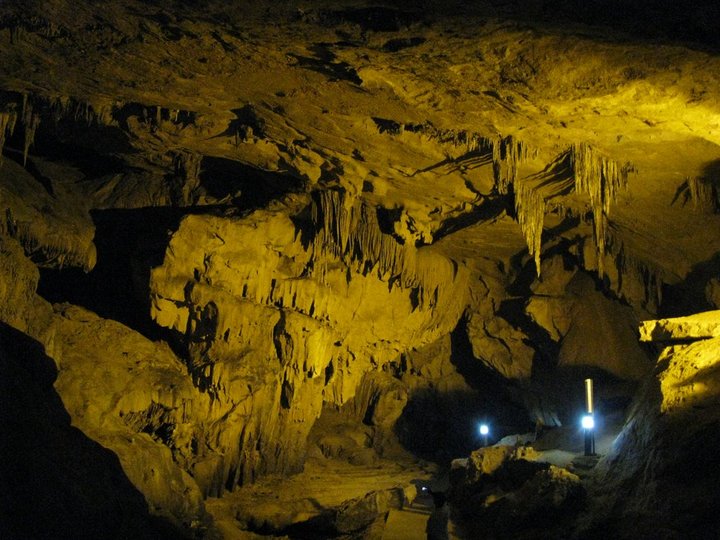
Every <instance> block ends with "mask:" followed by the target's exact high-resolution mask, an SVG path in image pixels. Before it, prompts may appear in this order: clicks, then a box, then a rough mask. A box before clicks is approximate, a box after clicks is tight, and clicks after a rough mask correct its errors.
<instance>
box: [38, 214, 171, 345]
mask: <svg viewBox="0 0 720 540" xmlns="http://www.w3.org/2000/svg"><path fill="white" fill-rule="evenodd" d="M184 212H185V211H184V210H183V209H179V208H172V207H164V208H140V209H131V210H125V209H115V210H95V211H93V212H91V215H92V218H93V221H94V223H95V228H96V232H95V239H94V242H95V246H96V247H97V264H96V265H95V268H93V270H92V271H91V272H89V273H87V274H86V273H84V272H83V271H82V270H80V269H76V268H70V269H63V270H54V269H41V271H40V283H39V284H38V293H39V294H40V295H41V296H43V297H44V298H45V299H46V300H48V301H50V302H70V303H72V304H76V305H79V306H82V307H85V308H87V309H89V310H91V311H94V312H95V313H97V314H98V315H100V316H101V317H103V318H106V319H113V320H116V321H119V322H121V323H123V324H125V325H126V326H128V327H130V328H133V329H134V330H137V331H139V332H140V333H142V334H144V335H145V336H146V337H149V338H151V339H157V338H159V337H161V336H160V334H161V333H162V331H161V329H160V328H159V327H158V326H157V325H156V324H155V323H154V322H153V321H152V320H151V319H150V294H149V283H150V270H151V269H152V268H153V267H155V266H159V265H160V264H162V262H163V258H164V256H165V250H166V248H167V245H168V242H169V241H170V236H171V234H172V232H174V231H175V230H177V228H178V226H179V223H180V218H181V217H182V215H183V214H184Z"/></svg>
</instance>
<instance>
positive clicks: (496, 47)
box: [0, 0, 720, 537]
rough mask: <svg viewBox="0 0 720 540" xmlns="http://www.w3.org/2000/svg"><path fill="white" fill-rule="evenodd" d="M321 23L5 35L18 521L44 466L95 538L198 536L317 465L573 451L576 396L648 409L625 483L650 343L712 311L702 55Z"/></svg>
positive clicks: (3, 262) (709, 99) (87, 17)
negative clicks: (542, 431)
mask: <svg viewBox="0 0 720 540" xmlns="http://www.w3.org/2000/svg"><path fill="white" fill-rule="evenodd" d="M310 4H312V6H311V7H308V6H306V7H303V6H299V5H295V4H292V5H287V6H283V7H277V6H275V7H272V6H270V5H267V6H266V5H264V4H263V5H262V6H260V7H258V6H254V7H248V6H234V5H233V6H227V5H225V4H224V3H222V2H208V3H207V6H205V7H206V10H204V11H202V13H201V10H200V8H198V7H197V6H195V7H193V6H189V5H180V3H175V2H163V1H157V2H151V3H149V7H147V8H146V7H145V6H143V5H142V3H139V2H134V1H130V0H128V1H126V2H108V3H107V5H105V6H104V7H103V9H100V8H98V7H97V6H95V5H94V4H93V3H91V2H80V3H78V5H77V6H76V8H73V9H71V8H70V7H69V6H68V5H66V3H64V2H60V1H55V0H47V1H42V2H34V3H31V5H30V4H29V5H27V6H24V5H23V6H21V5H19V4H18V3H13V2H9V3H7V4H5V5H3V6H0V42H1V43H2V45H1V46H0V57H1V58H2V59H3V62H2V67H0V73H1V75H2V76H1V77H0V149H2V156H1V159H0V323H1V324H2V329H1V330H2V332H0V337H1V338H2V341H1V342H0V343H1V344H2V354H3V358H2V369H3V370H4V371H3V373H4V375H3V384H6V385H7V392H5V391H3V394H4V397H3V398H2V400H3V409H2V410H3V430H5V431H6V432H7V433H9V434H11V433H14V434H13V435H12V436H10V437H7V438H6V437H4V438H3V444H4V445H5V446H6V448H4V451H6V452H7V453H8V455H12V456H14V458H13V459H14V460H16V461H12V462H11V465H12V466H9V467H10V468H9V469H8V470H12V471H13V472H12V474H9V475H6V476H4V477H3V480H5V479H7V481H6V482H5V484H6V485H4V486H3V489H4V491H5V492H4V493H3V494H2V497H3V501H5V502H7V501H9V502H8V504H7V505H6V504H5V502H4V503H3V506H4V507H6V508H12V504H18V505H25V506H23V508H24V509H25V510H22V511H23V512H25V511H27V504H28V503H27V499H26V498H22V497H21V496H19V495H18V493H19V491H18V490H19V488H18V484H19V482H20V479H21V478H22V477H23V476H24V474H29V475H34V474H42V472H43V471H47V470H48V469H50V468H54V467H57V468H58V470H57V474H53V476H52V482H51V487H52V489H53V490H58V489H60V488H59V487H58V486H59V485H60V484H63V483H67V482H69V483H70V484H72V483H73V482H75V481H77V486H78V487H77V492H74V493H75V495H77V497H75V499H71V500H69V501H68V503H67V505H68V506H72V507H73V508H77V507H80V506H83V505H85V506H86V499H85V498H84V497H86V496H87V497H92V498H93V499H97V504H95V505H94V507H93V512H96V513H93V514H92V515H90V514H78V515H76V517H75V518H72V519H75V520H76V521H85V520H87V527H88V531H92V530H94V529H93V527H95V524H96V523H98V522H99V521H102V520H103V519H105V518H103V516H109V515H113V516H118V515H123V516H128V518H127V520H123V523H125V525H123V526H126V527H127V534H128V535H129V534H133V535H134V534H135V531H136V530H141V529H142V530H145V531H147V530H152V531H156V533H153V534H157V535H163V534H167V535H170V536H172V535H174V534H188V535H193V534H194V535H195V536H203V535H206V534H209V533H208V531H210V530H211V529H212V525H211V520H210V518H209V517H208V515H207V513H206V511H205V508H204V502H203V501H204V500H205V499H206V498H207V497H220V496H222V495H223V494H225V493H227V492H230V491H233V490H234V489H236V488H237V487H238V486H241V485H246V484H249V483H253V482H255V481H257V480H258V479H260V478H262V477H266V476H268V475H290V474H293V473H296V472H299V471H301V470H302V469H303V466H304V464H305V463H306V461H307V459H308V456H313V455H317V454H318V453H320V454H322V455H325V456H326V457H327V456H334V457H338V456H342V457H344V458H347V459H350V460H351V461H353V460H354V461H357V462H363V463H367V462H372V461H373V460H374V459H376V458H377V456H386V457H389V458H392V457H397V456H400V455H406V453H410V454H412V455H414V456H416V457H422V458H424V459H428V460H436V461H440V462H445V461H448V460H450V459H452V458H453V457H457V456H458V455H465V454H467V453H468V452H469V451H470V450H472V449H473V448H474V446H476V445H477V442H478V441H477V435H476V433H475V431H474V430H475V424H476V423H477V421H478V420H479V419H481V418H484V417H488V416H492V417H493V418H494V419H495V422H496V424H497V426H498V433H497V435H498V438H499V437H500V436H502V435H505V434H510V433H519V432H523V431H527V430H530V429H534V428H535V427H536V426H548V427H553V426H561V425H565V424H568V423H571V422H574V421H575V416H576V414H577V410H578V408H579V407H581V400H582V396H581V385H580V384H579V382H580V381H581V380H582V379H583V378H584V377H586V376H594V377H596V378H597V380H598V381H600V393H601V397H608V403H609V402H610V400H611V398H612V397H617V393H618V392H619V393H620V394H622V395H621V396H620V397H621V398H622V399H621V401H622V400H626V401H629V399H630V397H631V395H632V390H633V389H634V388H635V387H636V386H638V385H640V383H641V382H642V381H646V382H645V383H643V384H644V385H645V386H643V388H644V390H643V392H645V393H646V394H642V395H646V397H647V396H650V397H647V399H645V400H642V399H641V400H639V401H638V403H639V404H638V405H636V406H635V409H633V410H634V413H633V414H634V415H635V416H631V417H630V420H629V423H628V425H627V426H626V432H625V434H624V435H623V437H624V440H625V442H623V443H622V444H621V446H620V447H619V448H620V449H619V450H618V454H617V456H615V457H612V458H610V459H609V460H608V461H607V464H608V465H607V466H608V467H609V468H608V475H609V478H610V480H609V482H620V481H622V482H625V483H628V482H631V481H633V479H635V478H636V477H637V475H638V474H639V473H638V471H637V470H636V469H635V467H636V465H637V463H636V461H633V459H631V458H630V457H628V456H630V455H632V453H633V452H636V453H644V452H646V451H647V447H648V445H651V443H648V442H647V441H642V440H641V439H642V437H643V433H644V432H643V431H642V430H637V429H635V428H633V425H634V424H633V422H636V420H633V418H637V417H638V416H637V415H648V414H650V412H649V411H645V412H642V411H643V407H645V408H648V407H650V408H654V407H656V406H658V403H655V402H653V401H652V399H654V397H657V393H656V392H655V390H656V389H655V390H653V389H651V388H650V386H651V385H652V383H650V382H647V381H652V380H654V379H653V378H652V375H653V367H652V366H653V360H654V354H655V352H656V351H655V350H654V349H653V347H652V346H650V345H647V344H643V343H640V342H639V340H638V337H639V334H638V330H637V328H638V324H639V322H640V321H641V320H645V319H651V318H652V319H654V318H657V317H661V316H666V315H684V314H687V313H690V312H695V311H702V310H706V309H711V308H717V307H718V306H719V305H720V299H719V298H720V293H719V292H718V291H720V285H719V284H720V270H719V267H718V253H720V235H719V234H718V231H719V230H720V228H719V226H720V217H719V214H718V209H719V208H720V198H719V196H720V184H719V182H720V176H718V167H717V163H718V162H720V161H719V160H720V150H718V144H720V138H718V134H719V133H720V131H718V121H720V120H719V119H720V116H718V112H717V111H718V110H720V109H718V107H720V104H719V103H718V84H719V79H718V73H720V70H718V67H719V66H718V61H717V57H716V55H715V54H714V53H713V52H712V51H710V52H708V51H703V50H698V47H697V44H696V43H677V44H672V45H664V44H663V45H659V44H652V43H651V44H648V43H645V42H643V41H638V40H636V39H635V38H633V37H632V36H631V34H622V35H618V36H617V37H616V38H613V39H609V38H604V37H602V36H603V35H604V34H602V32H603V31H601V30H598V27H595V26H592V27H591V30H587V31H588V32H589V34H587V35H585V34H583V33H582V31H583V30H582V29H583V28H585V27H577V26H576V25H577V24H579V23H578V21H577V20H576V21H575V22H573V23H572V24H571V25H570V26H569V28H568V30H567V32H566V33H559V32H557V31H556V30H557V29H556V28H554V27H553V25H552V24H550V23H549V22H548V20H547V17H545V16H542V17H541V16H540V12H543V13H544V11H543V9H541V7H540V6H539V5H537V6H535V8H534V9H535V11H533V10H530V11H525V12H523V13H524V15H523V16H520V15H519V14H518V13H516V12H508V11H507V10H506V9H505V8H503V7H502V6H501V7H498V6H497V5H495V4H496V3H493V2H488V3H486V4H488V6H486V7H488V9H490V11H489V12H488V13H487V14H483V12H482V11H481V10H480V9H479V8H477V9H474V8H473V7H472V6H469V5H465V3H459V7H458V9H459V10H460V11H459V12H457V13H455V14H451V13H450V12H443V10H441V9H440V8H438V7H437V6H434V5H433V4H432V3H428V5H427V6H424V7H423V8H422V9H420V8H418V9H414V10H406V9H400V8H398V7H397V6H391V5H387V6H375V5H372V6H370V5H365V4H362V5H360V4H359V3H352V2H337V5H331V4H332V3H331V2H330V3H325V2H317V3H313V2H311V3H310ZM346 4H347V5H346ZM355 4H358V5H355ZM511 11H512V10H511ZM531 13H535V14H536V15H538V17H537V18H536V22H535V23H532V24H533V25H534V26H533V25H531V26H530V27H527V26H525V25H527V24H530V23H529V22H527V20H526V18H524V17H528V16H529V15H528V14H531ZM663 20H664V19H663ZM689 20H692V21H697V19H696V18H693V17H691V18H690V19H689ZM380 21H385V23H383V24H381V22H380ZM523 21H524V22H523ZM537 21H540V22H537ZM580 22H582V21H580ZM585 22H587V21H585ZM621 27H622V28H624V29H625V31H626V32H627V31H628V29H627V27H626V26H623V25H621ZM578 28H579V29H578ZM603 28H604V27H603ZM622 28H621V29H622ZM650 36H651V37H652V36H655V37H657V35H655V34H652V33H651V34H650ZM678 36H679V37H678ZM683 36H684V34H682V35H675V39H681V38H682V37H683ZM644 39H648V36H645V38H644ZM559 51H564V52H563V54H560V53H559ZM700 346H702V347H710V348H712V347H711V346H710V345H707V344H703V345H698V347H700ZM692 350H694V349H688V351H685V352H682V354H686V353H687V354H690V353H691V352H692ZM673 354H676V353H675V352H672V351H671V352H667V351H666V352H665V353H663V357H662V359H661V362H664V361H668V359H670V360H669V361H672V358H674V357H673ZM677 354H680V352H677ZM713 369H714V368H713ZM713 373H714V372H713ZM663 384H665V383H663ZM698 384H699V383H698ZM703 384H704V383H703ZM648 385H650V386H648ZM25 386H28V387H29V389H28V393H27V394H23V392H22V391H21V388H24V387H25ZM605 391H607V396H605V395H604V394H603V392H605ZM651 398H652V399H651ZM624 402H625V401H623V403H624ZM663 403H664V402H663ZM702 406H705V405H702ZM663 407H665V405H662V406H660V410H664V409H663ZM667 407H670V405H667ZM46 410H47V411H49V412H48V416H43V415H44V414H45V413H44V411H46ZM653 410H654V409H653ZM6 420H7V421H6ZM658 422H661V423H662V421H660V420H658ZM703 422H705V420H703ZM703 425H704V424H703ZM348 426H350V427H348ZM358 426H359V427H358ZM664 429H665V428H663V427H662V426H660V427H657V429H655V430H654V431H653V430H650V431H652V432H653V433H656V434H657V433H659V435H653V436H657V437H660V438H661V439H662V438H663V437H664V435H663V433H665V431H663V430H664ZM668 429H669V428H668ZM708 430H710V428H708ZM708 430H703V431H702V433H701V434H700V435H698V436H701V435H702V437H705V436H707V437H710V438H712V437H711V435H708V433H709V432H710V431H708ZM31 432H32V433H35V432H43V433H44V434H43V437H45V439H47V440H46V443H45V444H46V445H50V446H54V447H55V446H56V447H57V448H59V449H60V451H61V454H62V455H59V456H58V455H55V456H51V455H48V453H47V449H46V448H44V445H43V444H41V443H38V444H34V445H31V446H28V443H27V440H26V437H25V436H23V433H26V434H27V437H31V436H32V435H31ZM668 433H670V431H668ZM689 436H690V435H688V437H689ZM668 437H670V435H668ZM45 439H41V440H45ZM713 440H714V439H713ZM652 444H654V443H652ZM658 445H660V446H662V447H663V448H665V446H664V445H667V441H665V439H662V440H660V441H659V442H658ZM623 448H624V450H623ZM628 448H630V450H628ZM633 449H635V450H633ZM22 454H24V455H26V456H27V459H28V460H30V462H31V463H37V464H38V468H37V472H33V471H30V469H33V467H32V466H31V465H29V464H28V463H25V462H22V460H18V456H20V455H22ZM70 454H72V456H70ZM671 458H672V459H675V458H673V457H672V456H671ZM671 458H668V459H671ZM91 460H98V464H97V465H92V466H90V465H88V470H87V471H86V472H85V473H82V474H87V475H100V478H101V480H102V481H101V482H100V481H99V482H98V484H97V485H96V486H95V488H93V489H94V490H95V491H93V492H92V495H86V494H85V493H84V490H85V489H86V486H85V483H84V482H82V481H81V480H82V479H79V480H78V479H76V480H72V479H70V480H68V479H67V478H68V477H69V476H70V469H72V467H74V466H75V463H76V462H78V461H83V462H85V461H91ZM624 460H626V461H624ZM656 461H657V463H655V464H654V465H652V466H653V467H656V468H662V467H663V464H662V463H660V462H661V461H662V457H658V458H657V460H656ZM648 466H650V465H648ZM19 471H20V472H19ZM21 471H28V472H27V473H21ZM4 474H5V473H4ZM82 474H81V473H77V476H81V475H82ZM657 474H660V473H657ZM618 478H620V479H622V480H618ZM36 481H37V480H36V479H33V482H36ZM109 485H113V486H120V487H119V488H117V489H118V492H119V495H117V496H114V495H113V496H111V495H110V494H109V491H111V488H110V487H108V486H109ZM73 489H75V488H73ZM80 492H83V493H82V495H79V494H78V493H80ZM638 500H640V499H638ZM653 500H654V499H653ZM13 501H15V502H14V503H13ZM17 501H20V502H17ZM638 504H640V502H639V503H638ZM642 504H645V503H642ZM118 508H119V510H118ZM62 511H63V510H62V509H57V508H56V509H54V510H52V511H51V514H52V512H55V513H58V514H59V513H61V512H62ZM118 512H119V514H118ZM606 514H607V512H606ZM73 515H75V514H73ZM618 515H619V514H618ZM53 519H54V518H53V517H52V515H50V516H49V517H48V523H52V520H53ZM68 519H71V518H68ZM113 519H115V517H113ZM118 519H119V518H118ZM3 520H4V521H5V520H7V522H8V523H12V526H13V527H19V528H18V529H17V531H19V532H18V533H17V534H18V535H22V534H23V532H24V533H27V534H30V535H32V534H34V532H32V531H31V530H29V529H27V530H24V529H22V527H23V526H25V525H22V524H21V523H20V522H19V521H12V519H11V518H10V517H9V516H5V515H3ZM105 524H106V525H107V526H111V524H110V523H109V522H107V521H105ZM675 525H676V524H673V526H675ZM98 527H100V525H98ZM148 528H149V529H148ZM12 530H13V531H15V530H16V529H12ZM28 531H30V532H28ZM122 534H125V533H124V532H123V533H122ZM143 534H145V533H143ZM153 537H157V536H153Z"/></svg>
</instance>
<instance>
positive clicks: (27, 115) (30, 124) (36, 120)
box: [22, 96, 40, 166]
mask: <svg viewBox="0 0 720 540" xmlns="http://www.w3.org/2000/svg"><path fill="white" fill-rule="evenodd" d="M22 121H23V127H24V128H25V142H24V145H23V166H25V165H27V157H28V151H29V150H30V146H31V145H32V144H33V142H34V141H35V131H36V130H37V128H38V126H39V125H40V115H38V114H36V113H35V111H34V109H33V105H32V101H30V99H28V98H27V96H24V98H23V113H22Z"/></svg>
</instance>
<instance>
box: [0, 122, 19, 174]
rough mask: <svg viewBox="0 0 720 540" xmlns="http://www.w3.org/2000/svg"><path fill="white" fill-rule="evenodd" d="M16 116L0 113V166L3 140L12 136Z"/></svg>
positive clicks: (3, 146) (3, 145) (0, 163)
mask: <svg viewBox="0 0 720 540" xmlns="http://www.w3.org/2000/svg"><path fill="white" fill-rule="evenodd" d="M16 120H17V115H16V114H15V112H14V111H6V112H0V165H2V152H3V148H5V138H6V137H9V136H10V135H12V132H13V131H14V130H15V122H16Z"/></svg>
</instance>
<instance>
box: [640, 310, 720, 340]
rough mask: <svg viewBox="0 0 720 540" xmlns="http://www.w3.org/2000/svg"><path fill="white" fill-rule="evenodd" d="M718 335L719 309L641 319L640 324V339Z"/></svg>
mask: <svg viewBox="0 0 720 540" xmlns="http://www.w3.org/2000/svg"><path fill="white" fill-rule="evenodd" d="M719 336H720V310H713V311H705V312H703V313H696V314H695V315H688V316H686V317H675V318H672V319H658V320H652V321H642V323H641V324H640V340H641V341H661V342H662V341H673V340H692V339H706V338H712V337H719Z"/></svg>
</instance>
